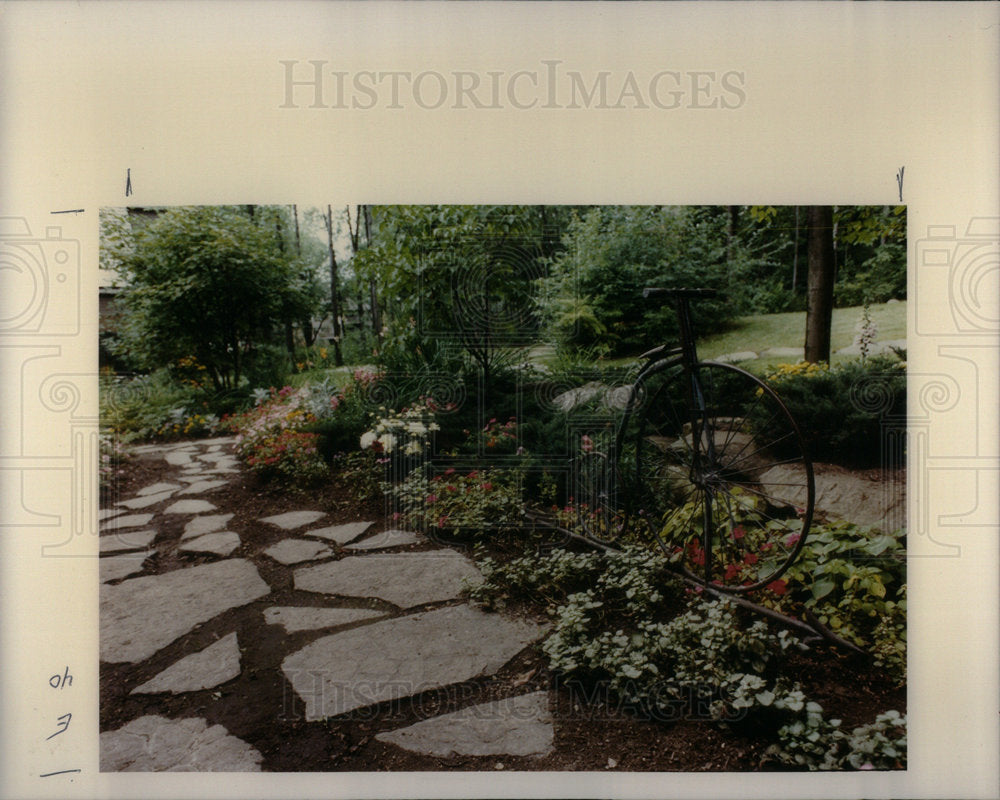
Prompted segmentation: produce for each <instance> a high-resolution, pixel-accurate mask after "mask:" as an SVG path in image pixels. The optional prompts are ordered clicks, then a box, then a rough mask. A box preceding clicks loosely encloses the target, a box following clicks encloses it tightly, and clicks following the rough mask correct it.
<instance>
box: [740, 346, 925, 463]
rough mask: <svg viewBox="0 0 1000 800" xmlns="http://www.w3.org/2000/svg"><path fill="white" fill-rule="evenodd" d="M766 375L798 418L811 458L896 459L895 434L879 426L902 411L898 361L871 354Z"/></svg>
mask: <svg viewBox="0 0 1000 800" xmlns="http://www.w3.org/2000/svg"><path fill="white" fill-rule="evenodd" d="M766 379H767V380H768V382H769V383H770V384H771V385H772V386H773V387H774V389H775V391H777V392H778V394H779V395H780V397H781V399H782V401H783V402H784V403H785V405H786V406H787V407H788V410H789V411H790V412H791V414H792V416H793V417H794V418H795V420H796V421H797V422H798V424H799V428H800V430H801V431H802V435H803V437H804V438H805V441H806V448H807V451H808V453H809V455H810V456H811V457H812V459H813V460H814V461H824V462H832V463H836V464H843V465H845V466H851V467H872V466H877V465H880V464H882V463H889V462H892V463H896V464H902V453H901V452H900V450H899V449H898V448H901V447H902V441H901V437H896V439H895V440H887V438H886V436H885V427H886V425H887V424H889V423H891V422H892V421H893V420H895V421H897V423H900V424H901V422H902V421H903V420H905V417H906V364H905V363H904V362H901V361H900V360H899V359H897V358H895V357H892V356H874V357H871V358H867V359H864V360H857V361H849V362H845V363H842V364H840V365H837V366H834V367H830V368H826V366H825V365H818V366H816V367H814V368H812V369H810V368H808V367H807V366H804V365H783V366H781V367H779V368H777V369H776V370H773V371H772V372H771V373H769V374H768V375H767V376H766ZM751 418H752V419H754V418H753V417H751ZM754 421H755V423H756V424H757V425H758V427H759V429H761V431H762V433H763V434H765V435H767V434H768V433H773V431H769V429H768V428H767V425H768V422H767V420H766V419H754ZM894 447H895V448H896V449H892V448H894Z"/></svg>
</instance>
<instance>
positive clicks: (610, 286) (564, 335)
mask: <svg viewBox="0 0 1000 800" xmlns="http://www.w3.org/2000/svg"><path fill="white" fill-rule="evenodd" d="M732 221H733V216H732V213H731V210H730V209H728V208H726V207H718V208H712V207H697V208H678V207H661V206H602V207H598V208H593V209H591V210H589V211H588V212H587V213H586V214H585V215H583V216H582V217H578V218H577V219H575V220H574V221H573V222H571V223H570V226H569V229H568V231H567V233H566V236H565V246H566V249H565V251H564V252H563V253H562V254H561V255H560V256H559V257H557V258H556V259H555V260H554V262H553V264H552V269H551V274H550V275H549V277H548V278H546V279H545V280H544V281H543V287H544V292H543V301H542V313H543V315H544V317H545V320H546V323H547V327H548V330H549V332H550V333H551V334H552V335H553V337H554V338H555V339H556V340H557V341H561V342H562V343H564V344H569V345H575V346H592V345H595V344H604V345H606V346H608V347H609V348H610V349H611V351H612V352H613V353H615V354H632V353H636V352H639V351H641V350H643V349H646V348H647V347H649V346H650V345H651V344H652V343H655V342H658V341H662V339H663V337H664V336H665V335H672V334H674V333H676V322H675V319H674V313H673V309H672V308H671V307H670V306H668V305H663V304H654V303H651V302H649V301H646V300H644V299H643V297H642V289H643V287H645V286H666V287H708V288H717V289H721V290H723V293H722V296H720V297H719V298H718V299H715V300H709V301H700V302H698V303H696V304H694V306H693V307H692V312H693V315H694V320H695V325H696V326H697V328H698V330H699V331H701V332H708V331H711V330H718V329H719V328H721V327H722V326H724V325H725V324H726V323H727V321H728V320H730V319H732V318H733V316H735V313H736V310H737V308H738V307H739V306H740V303H739V302H738V301H739V300H741V299H742V297H741V296H739V292H740V288H739V287H740V285H741V283H742V281H741V280H739V279H737V276H738V275H741V274H743V273H744V272H746V271H748V270H750V269H752V268H754V267H759V266H760V263H758V261H759V259H757V258H756V256H754V255H753V254H752V252H751V248H748V247H747V246H746V243H745V241H743V240H741V239H740V238H739V236H738V234H736V233H735V232H734V233H733V235H730V232H731V230H732ZM734 292H735V293H737V295H738V296H737V297H735V298H734Z"/></svg>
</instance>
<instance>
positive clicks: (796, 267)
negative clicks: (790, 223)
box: [792, 206, 799, 294]
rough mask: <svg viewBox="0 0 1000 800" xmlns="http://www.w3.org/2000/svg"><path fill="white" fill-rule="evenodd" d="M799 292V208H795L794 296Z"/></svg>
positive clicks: (793, 249)
mask: <svg viewBox="0 0 1000 800" xmlns="http://www.w3.org/2000/svg"><path fill="white" fill-rule="evenodd" d="M798 291H799V207H798V206H795V244H794V245H793V246H792V294H797V293H798Z"/></svg>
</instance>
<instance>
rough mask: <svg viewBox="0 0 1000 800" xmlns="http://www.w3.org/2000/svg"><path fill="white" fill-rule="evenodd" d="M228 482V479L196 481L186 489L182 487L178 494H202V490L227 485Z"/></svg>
mask: <svg viewBox="0 0 1000 800" xmlns="http://www.w3.org/2000/svg"><path fill="white" fill-rule="evenodd" d="M227 483H229V481H227V480H217V481H195V482H194V483H192V484H191V485H190V486H188V487H187V488H186V489H181V490H180V491H179V492H178V493H177V494H201V493H202V492H208V491H211V490H212V489H218V488H219V487H220V486H225V485H226V484H227Z"/></svg>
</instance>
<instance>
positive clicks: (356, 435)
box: [303, 367, 380, 462]
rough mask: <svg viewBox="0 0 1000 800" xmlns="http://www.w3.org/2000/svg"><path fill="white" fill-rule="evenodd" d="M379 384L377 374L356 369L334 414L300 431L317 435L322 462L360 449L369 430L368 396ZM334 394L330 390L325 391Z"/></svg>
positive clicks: (369, 403) (369, 407)
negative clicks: (375, 384) (336, 455)
mask: <svg viewBox="0 0 1000 800" xmlns="http://www.w3.org/2000/svg"><path fill="white" fill-rule="evenodd" d="M378 380H380V374H379V373H378V372H375V371H373V370H369V369H365V368H361V367H359V368H358V369H355V370H354V372H353V373H352V375H351V379H350V380H349V381H348V382H347V384H346V385H345V386H344V387H343V389H341V390H340V393H339V395H338V404H337V407H336V413H334V414H324V415H320V416H318V417H317V420H316V421H315V422H313V423H311V424H308V425H306V426H304V427H303V430H304V431H308V432H310V433H316V434H319V437H320V440H319V450H320V453H321V454H322V456H323V458H324V459H325V460H326V461H327V462H330V461H331V460H332V459H333V457H334V455H335V454H337V453H350V452H352V451H355V450H357V449H358V448H359V447H361V436H362V434H364V432H365V431H366V430H367V429H368V425H369V423H370V418H371V402H370V400H369V398H368V392H369V389H370V388H371V386H372V385H373V384H374V383H376V382H377V381H378ZM328 391H329V393H330V394H333V393H334V391H335V390H334V389H333V388H332V386H330V387H329V389H328Z"/></svg>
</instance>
